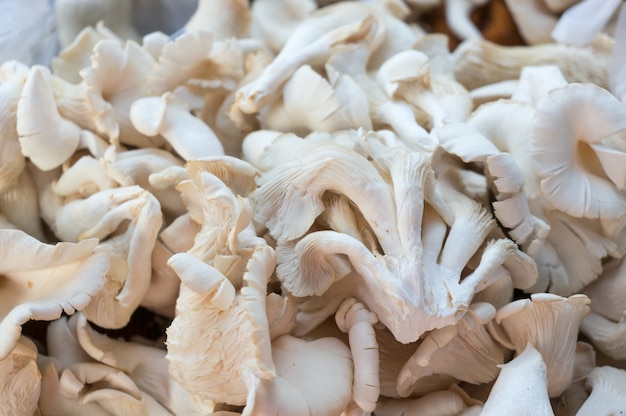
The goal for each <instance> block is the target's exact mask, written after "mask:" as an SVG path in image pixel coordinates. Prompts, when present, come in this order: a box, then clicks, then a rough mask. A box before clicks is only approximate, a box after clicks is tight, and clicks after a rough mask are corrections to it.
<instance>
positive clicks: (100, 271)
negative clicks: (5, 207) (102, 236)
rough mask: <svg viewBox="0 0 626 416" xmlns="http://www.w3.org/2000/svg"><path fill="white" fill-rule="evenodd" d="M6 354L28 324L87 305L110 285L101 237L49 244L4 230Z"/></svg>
mask: <svg viewBox="0 0 626 416" xmlns="http://www.w3.org/2000/svg"><path fill="white" fill-rule="evenodd" d="M0 242H1V244H0V259H2V261H1V262H0V263H1V264H0V275H1V276H2V285H3V290H2V292H1V293H0V296H1V298H2V302H0V304H1V305H2V309H1V310H0V317H2V321H1V322H0V334H2V337H1V341H0V359H3V358H5V357H7V356H8V355H9V354H10V352H11V351H12V350H13V348H14V347H15V345H16V343H17V342H18V339H19V337H20V334H21V332H22V324H24V323H25V322H27V321H29V320H31V319H34V320H46V321H49V320H54V319H57V318H59V317H60V316H61V314H62V313H63V312H65V313H66V314H68V315H71V314H73V313H74V312H75V311H77V310H82V309H84V308H85V307H86V306H87V305H88V304H89V302H90V301H91V299H92V298H93V297H94V296H96V295H97V293H98V292H99V291H100V290H101V288H102V286H103V284H104V275H105V273H106V272H107V270H108V269H109V256H108V255H107V254H106V253H103V252H96V250H95V249H96V244H97V243H98V242H97V240H95V239H89V240H83V241H81V242H79V243H77V244H75V243H67V242H62V243H58V244H56V245H49V244H44V243H42V242H40V241H39V240H37V239H35V238H34V237H31V236H29V235H28V234H26V233H24V232H23V231H20V230H8V229H3V230H0Z"/></svg>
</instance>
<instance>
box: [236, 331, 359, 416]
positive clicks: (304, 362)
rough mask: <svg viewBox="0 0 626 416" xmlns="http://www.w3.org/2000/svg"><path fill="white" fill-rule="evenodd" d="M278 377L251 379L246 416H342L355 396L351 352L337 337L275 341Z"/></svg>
mask: <svg viewBox="0 0 626 416" xmlns="http://www.w3.org/2000/svg"><path fill="white" fill-rule="evenodd" d="M272 358H273V360H274V363H275V365H276V373H277V377H276V378H274V379H270V380H258V379H257V380H254V379H252V380H250V381H249V382H248V383H249V384H250V385H251V388H250V394H249V396H248V400H247V404H246V407H245V408H244V411H243V414H242V415H243V416H251V415H256V414H267V415H270V414H272V415H273V414H276V415H278V414H286V415H303V416H304V415H307V416H324V415H338V414H340V413H341V412H342V411H343V410H345V409H346V407H347V406H348V403H349V402H350V398H351V393H352V371H353V365H352V359H351V356H350V350H349V349H348V347H346V346H345V344H344V343H343V342H341V341H340V340H338V339H336V338H319V339H316V340H314V341H305V340H302V339H299V338H295V337H292V336H291V335H283V336H281V337H279V338H277V339H276V340H275V341H274V342H272Z"/></svg>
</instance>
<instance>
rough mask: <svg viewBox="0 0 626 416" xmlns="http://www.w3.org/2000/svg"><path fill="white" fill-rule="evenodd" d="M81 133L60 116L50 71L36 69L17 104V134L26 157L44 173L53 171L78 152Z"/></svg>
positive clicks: (31, 72) (32, 70)
mask: <svg viewBox="0 0 626 416" xmlns="http://www.w3.org/2000/svg"><path fill="white" fill-rule="evenodd" d="M80 130H81V129H80V127H78V126H77V125H76V124H75V123H73V122H72V121H69V120H66V119H64V118H63V117H61V115H60V114H59V110H58V109H57V105H56V102H55V100H54V96H53V89H52V82H51V80H50V72H49V71H48V70H47V69H46V68H44V67H39V66H35V67H33V68H32V69H31V70H30V71H29V74H28V77H27V79H26V82H25V83H24V88H23V89H22V95H21V97H20V100H19V101H18V104H17V132H18V134H19V136H20V147H21V148H22V153H23V155H24V156H27V157H29V158H30V160H31V161H32V162H33V163H34V164H35V165H36V166H37V167H38V168H40V169H42V170H50V169H54V168H56V167H58V166H60V165H61V164H62V163H63V162H65V161H66V160H67V159H69V157H70V156H71V155H72V154H73V153H74V152H75V151H76V149H77V148H78V144H79V142H80ZM50 142H52V144H51V145H49V146H46V144H47V143H50Z"/></svg>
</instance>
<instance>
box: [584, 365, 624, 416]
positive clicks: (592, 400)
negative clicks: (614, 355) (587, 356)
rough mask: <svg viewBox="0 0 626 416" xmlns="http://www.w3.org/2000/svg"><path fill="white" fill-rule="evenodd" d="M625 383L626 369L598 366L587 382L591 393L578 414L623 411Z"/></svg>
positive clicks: (608, 413) (617, 412)
mask: <svg viewBox="0 0 626 416" xmlns="http://www.w3.org/2000/svg"><path fill="white" fill-rule="evenodd" d="M625 383H626V371H624V370H621V369H618V368H614V367H609V366H604V367H596V368H595V369H594V370H593V371H592V372H591V373H590V374H589V375H588V376H587V381H586V382H585V384H586V386H587V387H589V388H591V394H590V395H589V398H588V399H587V400H586V401H585V403H583V405H582V406H581V408H580V409H578V413H576V414H577V415H579V416H588V415H589V416H591V415H595V414H598V413H600V414H607V415H610V414H619V412H623V411H624V409H625V408H626V395H625V394H624V385H625Z"/></svg>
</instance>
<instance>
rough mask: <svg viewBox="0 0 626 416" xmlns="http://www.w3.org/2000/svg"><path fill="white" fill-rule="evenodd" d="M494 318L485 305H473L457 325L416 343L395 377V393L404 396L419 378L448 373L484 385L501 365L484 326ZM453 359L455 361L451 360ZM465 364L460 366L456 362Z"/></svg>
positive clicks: (500, 355)
mask: <svg viewBox="0 0 626 416" xmlns="http://www.w3.org/2000/svg"><path fill="white" fill-rule="evenodd" d="M495 316H496V310H495V308H494V307H493V306H492V305H490V304H488V303H474V304H472V305H470V309H469V310H468V311H467V313H466V314H465V315H464V316H463V318H462V319H461V320H460V321H459V322H458V323H457V324H456V326H448V327H444V328H440V329H435V330H434V331H432V332H430V333H429V334H428V335H427V336H426V337H425V338H424V339H423V340H422V341H421V343H420V344H419V346H418V347H417V351H415V354H413V356H412V357H411V358H410V359H409V360H408V361H407V362H406V363H405V364H404V366H403V367H402V370H401V371H400V374H399V375H398V393H399V394H400V395H401V396H403V397H407V396H409V395H410V394H411V392H412V390H413V389H414V387H415V385H416V384H418V383H419V380H420V379H421V378H424V377H427V376H430V375H432V374H447V375H450V376H452V377H454V378H455V379H457V380H459V381H465V382H469V383H473V384H481V383H487V382H489V381H491V380H493V379H494V378H495V377H496V375H497V374H498V365H500V364H503V363H504V359H505V356H504V350H503V349H502V348H501V347H500V345H498V344H497V343H496V342H495V341H494V340H493V338H492V337H491V335H490V334H489V332H487V327H486V326H485V325H486V324H487V323H488V322H489V321H491V320H492V319H493V318H494V317H495ZM452 357H456V358H452ZM460 362H464V363H466V364H465V365H463V366H459V365H458V363H460Z"/></svg>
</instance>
